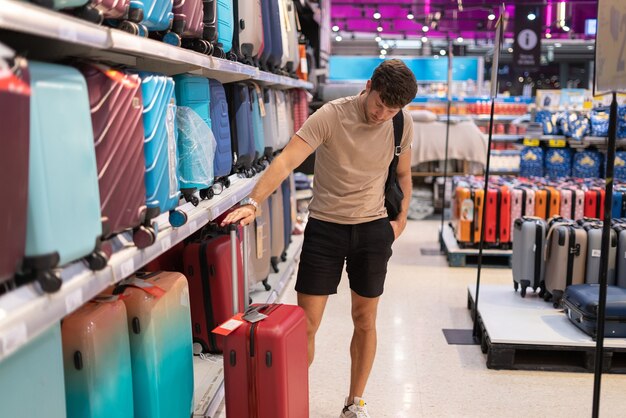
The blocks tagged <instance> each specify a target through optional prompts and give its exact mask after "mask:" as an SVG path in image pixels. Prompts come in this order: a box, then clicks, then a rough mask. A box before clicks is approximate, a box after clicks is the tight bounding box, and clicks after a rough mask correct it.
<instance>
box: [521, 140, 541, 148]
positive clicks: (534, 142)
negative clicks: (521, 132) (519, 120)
mask: <svg viewBox="0 0 626 418" xmlns="http://www.w3.org/2000/svg"><path fill="white" fill-rule="evenodd" d="M524 145H526V146H527V147H538V146H539V140H538V139H524Z"/></svg>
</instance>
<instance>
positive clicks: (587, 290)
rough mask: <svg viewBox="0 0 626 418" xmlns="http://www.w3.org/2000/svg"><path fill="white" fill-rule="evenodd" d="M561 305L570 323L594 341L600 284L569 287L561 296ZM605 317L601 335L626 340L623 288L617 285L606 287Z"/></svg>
mask: <svg viewBox="0 0 626 418" xmlns="http://www.w3.org/2000/svg"><path fill="white" fill-rule="evenodd" d="M562 304H563V310H564V312H565V315H566V316H567V317H568V318H569V320H570V321H571V322H572V323H573V324H574V325H575V326H577V327H578V328H580V329H581V330H582V331H583V332H584V333H586V334H587V335H590V336H591V337H592V338H593V339H596V337H597V336H598V330H597V324H598V306H599V304H600V285H598V284H581V285H576V286H570V287H568V288H567V290H566V291H565V294H564V295H563V300H562ZM605 314H606V316H605V322H604V336H605V337H609V338H611V337H613V338H624V337H626V289H623V288H620V287H616V286H608V287H607V289H606V312H605Z"/></svg>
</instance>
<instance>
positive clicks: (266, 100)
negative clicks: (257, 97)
mask: <svg viewBox="0 0 626 418" xmlns="http://www.w3.org/2000/svg"><path fill="white" fill-rule="evenodd" d="M263 104H264V105H265V120H264V123H263V131H264V137H265V157H266V158H267V159H268V160H269V161H271V160H272V158H273V157H274V151H277V150H278V136H279V132H278V126H277V121H276V94H275V93H274V90H272V89H263Z"/></svg>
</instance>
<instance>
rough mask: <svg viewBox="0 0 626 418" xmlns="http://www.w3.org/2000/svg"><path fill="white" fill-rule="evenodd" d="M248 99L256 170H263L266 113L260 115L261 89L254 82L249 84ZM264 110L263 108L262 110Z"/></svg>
mask: <svg viewBox="0 0 626 418" xmlns="http://www.w3.org/2000/svg"><path fill="white" fill-rule="evenodd" d="M250 100H251V102H252V130H253V131H254V149H255V150H256V156H255V159H254V160H255V161H254V162H255V166H256V167H257V170H258V171H263V169H264V168H265V167H264V166H263V161H264V160H265V130H264V129H263V123H264V120H265V119H266V116H267V114H266V115H261V101H260V100H262V97H261V89H260V88H259V87H258V86H257V85H256V84H255V85H253V86H250ZM264 111H265V110H264Z"/></svg>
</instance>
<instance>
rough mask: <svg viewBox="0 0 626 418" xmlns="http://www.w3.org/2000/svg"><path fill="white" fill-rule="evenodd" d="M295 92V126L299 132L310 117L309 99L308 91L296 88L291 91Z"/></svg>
mask: <svg viewBox="0 0 626 418" xmlns="http://www.w3.org/2000/svg"><path fill="white" fill-rule="evenodd" d="M291 93H292V94H293V99H294V103H293V116H294V118H293V125H294V126H293V128H294V131H295V132H297V131H299V130H300V128H301V127H302V125H304V122H305V121H306V120H307V118H308V117H309V101H308V99H307V92H306V91H304V90H303V89H294V90H292V92H291Z"/></svg>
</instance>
